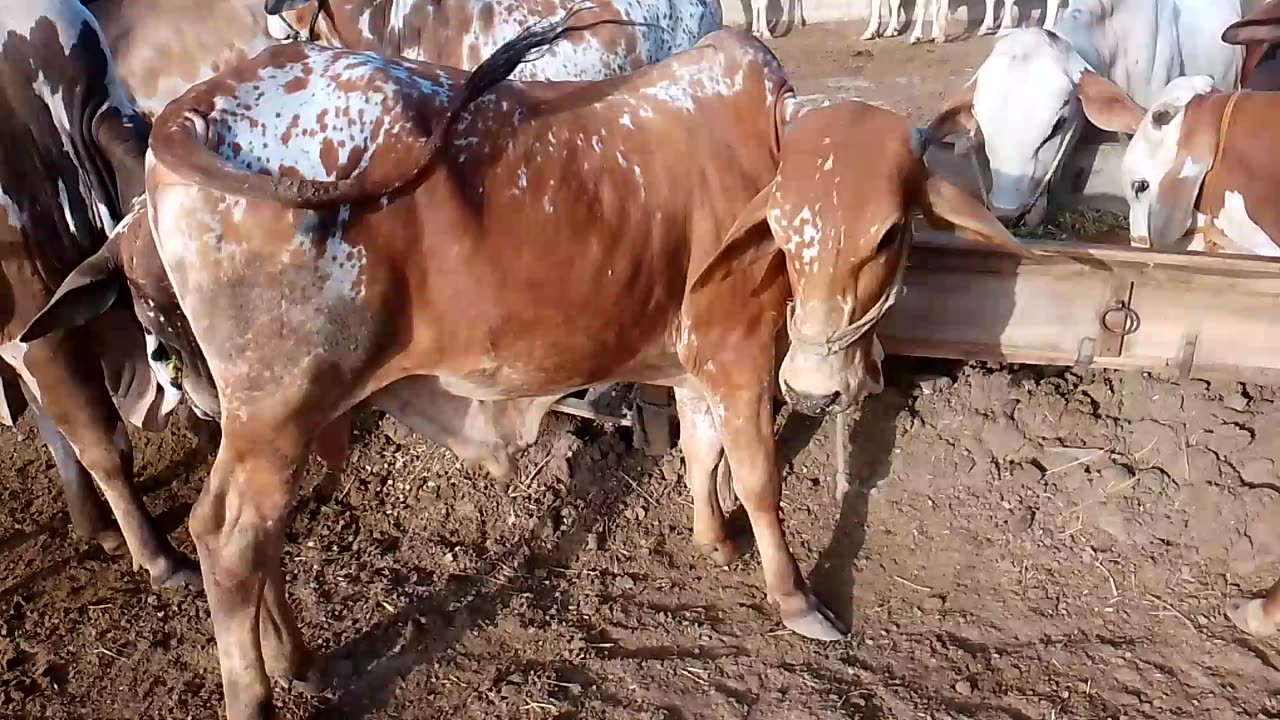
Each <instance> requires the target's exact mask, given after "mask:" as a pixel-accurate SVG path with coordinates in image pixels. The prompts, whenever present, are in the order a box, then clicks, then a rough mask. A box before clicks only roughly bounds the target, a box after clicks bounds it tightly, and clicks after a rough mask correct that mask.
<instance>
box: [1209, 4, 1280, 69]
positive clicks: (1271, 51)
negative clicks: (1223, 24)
mask: <svg viewBox="0 0 1280 720" xmlns="http://www.w3.org/2000/svg"><path fill="white" fill-rule="evenodd" d="M1222 42H1225V43H1230V44H1232V45H1241V46H1243V47H1244V62H1243V64H1242V65H1241V67H1240V87H1241V88H1244V89H1245V90H1280V0H1270V2H1267V3H1265V4H1264V5H1262V6H1261V7H1259V8H1258V9H1257V10H1254V11H1253V12H1251V13H1249V14H1248V15H1246V16H1245V17H1244V19H1243V20H1238V21H1236V22H1234V23H1231V24H1230V25H1228V26H1227V29H1226V30H1223V31H1222Z"/></svg>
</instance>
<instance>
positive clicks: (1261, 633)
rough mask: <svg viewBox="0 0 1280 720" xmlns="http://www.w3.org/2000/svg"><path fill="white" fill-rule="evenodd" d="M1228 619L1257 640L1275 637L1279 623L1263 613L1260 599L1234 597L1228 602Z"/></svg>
mask: <svg viewBox="0 0 1280 720" xmlns="http://www.w3.org/2000/svg"><path fill="white" fill-rule="evenodd" d="M1226 610H1227V617H1229V618H1231V622H1233V623H1235V626H1236V627H1238V628H1240V629H1241V630H1243V631H1245V632H1247V633H1249V634H1250V635H1252V636H1253V637H1256V638H1264V637H1268V636H1270V635H1274V634H1275V632H1276V629H1277V628H1276V625H1277V623H1276V622H1275V621H1274V620H1271V619H1270V618H1268V617H1267V614H1266V613H1265V612H1263V609H1262V600H1261V599H1260V598H1246V597H1233V598H1231V599H1229V600H1227V607H1226Z"/></svg>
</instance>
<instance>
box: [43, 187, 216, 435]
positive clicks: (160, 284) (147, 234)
mask: <svg viewBox="0 0 1280 720" xmlns="http://www.w3.org/2000/svg"><path fill="white" fill-rule="evenodd" d="M122 296H123V297H125V299H129V300H131V301H132V304H133V312H134V314H135V315H136V316H137V318H138V321H139V322H140V323H141V325H142V328H143V331H144V333H145V339H146V344H147V348H146V349H147V359H148V361H149V363H150V365H151V369H152V374H153V375H154V376H155V379H156V381H157V382H158V383H159V385H160V387H161V389H162V390H163V392H164V402H163V407H162V408H161V410H162V412H163V413H164V414H165V415H166V416H167V415H168V413H169V412H171V411H172V410H173V409H174V407H175V406H176V405H177V404H178V402H179V400H180V399H181V398H182V395H183V394H184V393H185V394H186V396H187V397H188V398H189V399H190V400H191V407H192V410H194V411H195V413H196V415H197V416H199V417H200V418H202V419H204V420H212V419H216V418H217V417H218V416H219V412H220V408H219V405H218V394H217V390H216V388H215V387H214V385H213V381H212V377H211V375H210V374H209V371H208V366H207V365H206V363H205V360H204V356H203V355H202V354H201V353H200V350H199V347H198V346H197V345H196V343H195V339H194V336H193V335H192V334H191V330H190V327H189V325H188V324H187V322H186V316H185V315H183V314H182V312H181V309H180V308H179V307H178V304H177V299H176V297H174V296H173V292H172V287H171V286H170V285H169V281H168V276H167V275H166V274H165V272H164V268H163V265H162V264H161V263H160V258H159V255H158V254H157V252H156V248H155V243H154V241H153V239H152V235H151V229H150V226H149V222H148V217H147V206H146V202H145V198H143V197H139V198H138V199H137V200H135V201H134V204H133V208H132V210H130V212H129V213H128V214H127V215H125V217H124V218H123V219H122V220H121V221H120V224H119V225H117V226H116V228H115V230H114V231H113V232H112V233H111V236H110V237H109V238H108V239H107V242H106V243H105V244H104V245H103V246H102V248H101V249H100V250H99V251H98V252H97V253H95V254H94V255H92V256H91V257H89V258H88V259H87V260H85V261H84V262H83V263H81V264H80V265H79V266H78V267H77V268H76V269H75V270H74V271H73V272H72V273H71V274H70V275H68V276H67V279H66V280H64V281H63V282H62V285H61V286H60V287H59V288H58V290H57V292H56V293H55V294H54V296H53V299H52V300H50V301H49V303H48V305H46V306H45V307H44V309H43V310H41V311H40V312H39V313H38V314H37V315H36V316H35V318H33V319H32V321H31V323H30V324H29V325H28V326H27V328H26V330H24V331H23V333H22V335H21V336H20V338H19V339H20V340H21V341H22V342H32V341H34V340H37V339H39V338H41V337H43V336H45V335H47V334H49V333H51V332H54V331H56V330H65V329H69V328H74V327H79V326H81V325H84V324H86V323H89V322H90V321H92V320H94V319H95V318H97V317H98V316H99V315H101V314H103V313H104V312H106V311H107V309H108V308H110V307H111V306H112V305H113V304H115V303H116V301H117V299H118V298H121V297H122Z"/></svg>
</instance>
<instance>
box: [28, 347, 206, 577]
mask: <svg viewBox="0 0 1280 720" xmlns="http://www.w3.org/2000/svg"><path fill="white" fill-rule="evenodd" d="M23 363H24V364H25V365H26V368H27V372H29V373H30V374H31V377H32V378H33V379H34V380H35V383H36V385H37V388H35V390H36V391H37V392H38V394H39V395H40V400H41V402H42V404H43V409H44V411H45V412H46V413H47V414H48V416H49V420H51V421H52V422H53V424H54V425H55V426H56V427H57V428H58V429H59V430H60V431H61V432H62V434H63V436H64V437H65V438H66V440H67V443H68V444H70V445H71V447H72V449H73V450H74V451H75V454H76V458H77V459H78V460H79V461H80V464H82V465H83V466H84V468H85V470H87V471H88V472H89V474H90V475H92V476H93V479H94V481H96V482H97V484H98V488H99V489H101V490H102V494H103V495H105V496H106V498H107V503H108V504H109V505H110V506H111V512H112V513H113V514H114V515H115V517H116V521H117V522H119V523H120V530H121V532H122V533H123V534H124V539H125V541H126V543H127V544H128V546H129V553H130V554H131V555H132V556H133V563H134V566H135V567H136V566H142V567H144V568H146V570H147V572H148V573H150V575H151V584H152V585H154V586H156V587H169V588H172V587H180V586H184V585H185V586H188V587H192V588H198V587H199V586H200V581H199V575H197V574H196V572H195V570H194V568H192V565H191V561H190V560H189V559H188V558H187V557H186V556H185V555H183V554H182V553H180V552H178V551H177V550H175V549H174V547H173V545H171V544H169V539H168V538H166V537H165V536H164V534H163V533H161V532H160V531H159V530H158V529H157V528H156V525H155V521H154V520H153V519H152V517H151V514H150V513H148V512H147V506H146V504H145V503H143V501H142V494H141V493H139V492H138V489H137V488H136V487H134V485H133V482H132V475H133V448H132V446H131V445H130V443H129V433H128V431H127V430H126V428H125V424H124V420H122V419H121V418H120V413H119V411H117V410H116V407H115V404H114V403H113V402H112V400H111V395H110V393H109V392H108V391H107V385H106V380H105V379H104V377H103V374H102V365H101V363H100V362H99V361H98V357H97V355H96V354H94V353H93V352H92V350H91V349H90V348H88V347H85V346H84V343H81V342H78V341H77V339H76V336H75V334H74V333H66V332H62V333H56V334H54V335H50V336H47V337H44V338H41V339H40V340H37V341H36V342H33V343H31V345H30V346H28V347H27V352H26V355H24V356H23Z"/></svg>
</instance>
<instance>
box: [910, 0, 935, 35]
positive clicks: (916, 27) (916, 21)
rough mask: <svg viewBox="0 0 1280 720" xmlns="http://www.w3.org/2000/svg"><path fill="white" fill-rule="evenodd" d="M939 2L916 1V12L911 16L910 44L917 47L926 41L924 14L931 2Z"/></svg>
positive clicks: (928, 0)
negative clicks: (917, 44)
mask: <svg viewBox="0 0 1280 720" xmlns="http://www.w3.org/2000/svg"><path fill="white" fill-rule="evenodd" d="M931 1H932V2H937V0H916V9H915V12H913V13H912V15H911V37H910V39H908V40H907V42H908V43H910V44H912V45H915V44H916V43H918V42H920V41H921V40H923V39H924V14H925V10H926V9H927V6H928V5H929V3H930V2H931Z"/></svg>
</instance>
